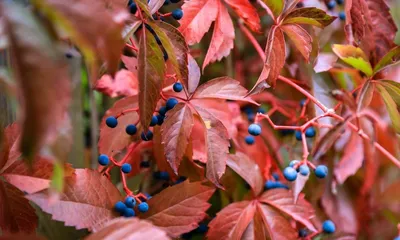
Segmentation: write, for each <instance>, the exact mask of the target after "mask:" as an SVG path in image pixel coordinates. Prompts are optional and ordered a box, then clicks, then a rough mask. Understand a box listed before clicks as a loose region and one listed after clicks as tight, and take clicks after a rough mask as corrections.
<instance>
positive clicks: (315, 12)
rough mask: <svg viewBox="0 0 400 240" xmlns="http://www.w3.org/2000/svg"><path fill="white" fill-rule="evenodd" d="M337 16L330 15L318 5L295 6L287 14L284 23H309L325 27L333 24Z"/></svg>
mask: <svg viewBox="0 0 400 240" xmlns="http://www.w3.org/2000/svg"><path fill="white" fill-rule="evenodd" d="M336 18H337V17H332V16H329V15H328V14H326V12H324V11H323V10H321V9H319V8H316V7H306V8H295V9H294V10H292V11H290V12H289V13H288V14H287V16H285V19H284V20H283V24H290V23H295V24H307V25H312V26H316V27H319V28H324V27H326V26H328V25H329V24H331V23H332V22H333V21H334V20H335V19H336Z"/></svg>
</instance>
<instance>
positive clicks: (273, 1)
mask: <svg viewBox="0 0 400 240" xmlns="http://www.w3.org/2000/svg"><path fill="white" fill-rule="evenodd" d="M262 1H263V2H264V3H265V5H267V6H268V8H269V9H270V10H271V11H272V13H273V14H274V16H275V17H278V16H279V15H280V14H281V13H282V11H283V8H284V6H285V2H284V1H283V0H262Z"/></svg>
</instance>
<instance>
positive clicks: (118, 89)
mask: <svg viewBox="0 0 400 240" xmlns="http://www.w3.org/2000/svg"><path fill="white" fill-rule="evenodd" d="M138 85H139V83H138V80H137V76H136V75H135V74H133V73H132V72H130V71H127V70H125V69H121V70H120V71H118V72H117V74H116V75H115V78H114V79H113V78H112V77H111V76H110V75H108V74H106V75H103V76H102V77H101V78H100V79H99V80H97V82H96V85H95V89H96V90H97V91H100V92H102V93H104V94H106V95H108V96H110V97H120V96H132V95H137V94H138V88H139V86H138Z"/></svg>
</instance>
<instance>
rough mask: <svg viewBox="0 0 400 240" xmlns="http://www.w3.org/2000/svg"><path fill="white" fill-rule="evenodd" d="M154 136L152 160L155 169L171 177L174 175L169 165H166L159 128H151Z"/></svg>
mask: <svg viewBox="0 0 400 240" xmlns="http://www.w3.org/2000/svg"><path fill="white" fill-rule="evenodd" d="M153 130H154V136H153V152H154V158H155V160H156V164H157V168H158V170H159V171H167V172H168V173H169V175H170V176H171V177H172V176H174V175H175V172H174V170H173V169H172V168H171V165H170V164H169V163H168V161H167V159H166V157H165V156H166V154H165V151H164V145H162V139H161V138H162V136H161V129H160V127H159V126H155V127H154V128H153Z"/></svg>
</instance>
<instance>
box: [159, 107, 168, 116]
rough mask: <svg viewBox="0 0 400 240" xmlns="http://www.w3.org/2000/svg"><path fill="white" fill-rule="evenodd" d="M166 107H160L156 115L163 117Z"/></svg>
mask: <svg viewBox="0 0 400 240" xmlns="http://www.w3.org/2000/svg"><path fill="white" fill-rule="evenodd" d="M167 111H168V110H167V107H165V106H162V107H160V109H159V110H158V113H159V114H160V115H161V116H165V114H166V113H167Z"/></svg>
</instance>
